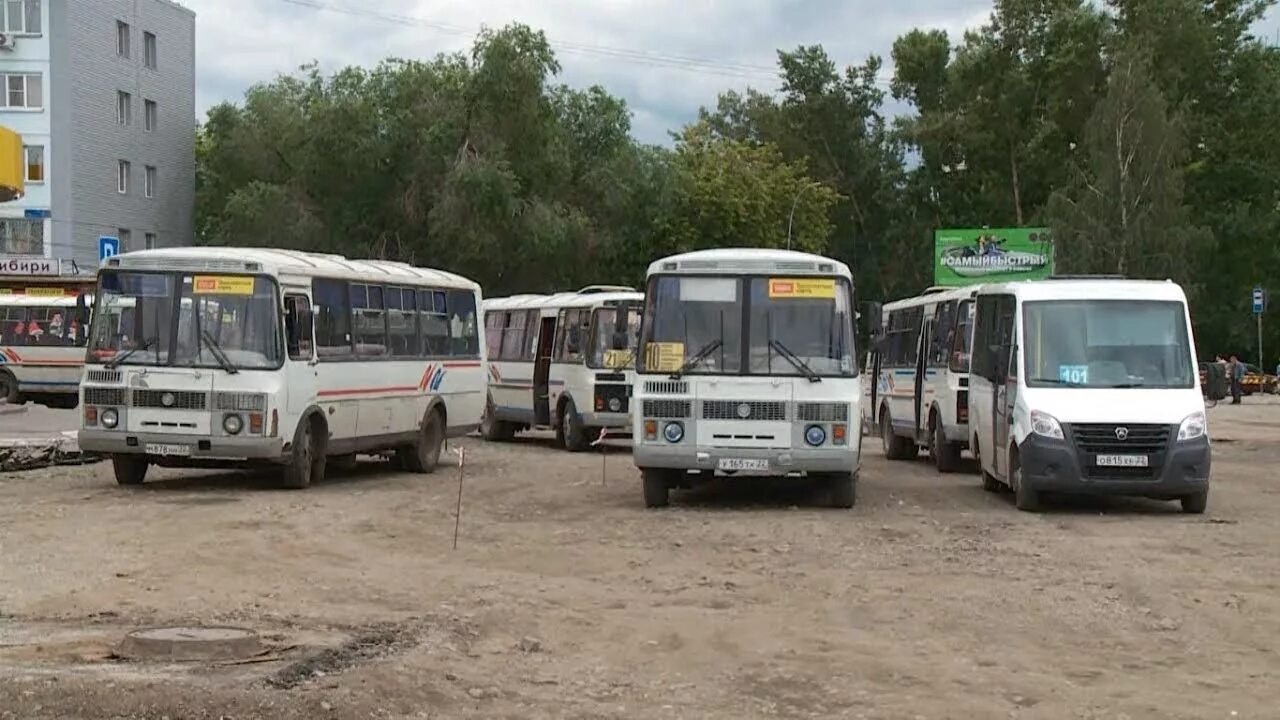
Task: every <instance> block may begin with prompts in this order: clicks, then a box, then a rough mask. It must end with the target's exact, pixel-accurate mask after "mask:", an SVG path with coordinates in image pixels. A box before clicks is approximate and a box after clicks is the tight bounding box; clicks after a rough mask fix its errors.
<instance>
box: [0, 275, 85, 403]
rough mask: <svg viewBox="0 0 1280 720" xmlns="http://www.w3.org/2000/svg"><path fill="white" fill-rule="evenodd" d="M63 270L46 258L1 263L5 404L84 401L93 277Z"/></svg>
mask: <svg viewBox="0 0 1280 720" xmlns="http://www.w3.org/2000/svg"><path fill="white" fill-rule="evenodd" d="M11 266H12V267H11ZM24 268H26V269H25V270H24ZM33 270H34V271H39V272H41V273H50V274H40V275H35V274H29V273H31V272H33ZM62 270H63V268H62V267H61V265H60V263H59V262H58V261H56V260H49V259H46V258H31V259H24V260H22V261H21V262H19V261H18V260H16V259H14V260H10V261H8V262H0V402H8V403H12V404H19V403H23V402H26V401H28V400H30V401H32V402H35V403H40V404H42V405H47V406H49V407H55V408H72V407H75V406H76V402H77V401H78V400H79V390H78V388H79V386H80V374H81V372H82V370H83V369H84V346H85V337H86V335H87V330H88V324H89V310H90V307H91V305H92V303H93V296H92V291H93V277H92V276H89V275H81V274H78V273H77V272H75V271H73V272H72V273H71V274H61V272H62ZM20 273H21V274H20Z"/></svg>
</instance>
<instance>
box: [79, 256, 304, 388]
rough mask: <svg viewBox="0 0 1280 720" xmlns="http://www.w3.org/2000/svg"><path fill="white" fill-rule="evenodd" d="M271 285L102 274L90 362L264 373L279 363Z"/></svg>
mask: <svg viewBox="0 0 1280 720" xmlns="http://www.w3.org/2000/svg"><path fill="white" fill-rule="evenodd" d="M280 337H281V336H280V313H279V312H278V311H277V303H276V285H275V282H274V281H273V280H271V279H270V278H267V277H249V276H239V275H237V276H230V275H193V274H189V273H157V272H124V271H113V272H104V273H103V274H102V277H101V280H100V284H99V289H98V298H97V307H96V312H95V313H94V321H93V330H92V333H91V335H90V342H89V357H90V360H91V361H96V362H107V363H120V364H128V365H173V366H180V367H202V368H223V369H226V370H229V371H230V370H233V369H234V370H239V369H264V368H266V369H270V368H277V367H279V366H280V364H281V350H280V344H281V343H280Z"/></svg>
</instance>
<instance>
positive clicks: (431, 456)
mask: <svg viewBox="0 0 1280 720" xmlns="http://www.w3.org/2000/svg"><path fill="white" fill-rule="evenodd" d="M443 446H444V417H443V415H441V413H440V409H439V408H434V407H433V408H431V409H430V410H428V411H427V416H426V417H424V418H423V419H422V425H421V426H420V427H419V428H418V436H417V437H416V438H414V441H413V444H411V445H406V446H404V447H401V448H399V449H398V450H397V451H396V455H397V456H398V457H399V458H400V462H401V465H402V467H404V469H405V470H408V471H409V472H414V473H424V474H425V473H432V472H435V470H436V466H437V465H439V464H440V448H441V447H443Z"/></svg>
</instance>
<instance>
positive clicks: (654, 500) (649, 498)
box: [640, 468, 671, 508]
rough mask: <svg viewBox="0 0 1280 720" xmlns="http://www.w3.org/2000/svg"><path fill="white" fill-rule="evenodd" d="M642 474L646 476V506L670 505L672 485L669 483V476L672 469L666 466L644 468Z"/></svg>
mask: <svg viewBox="0 0 1280 720" xmlns="http://www.w3.org/2000/svg"><path fill="white" fill-rule="evenodd" d="M640 474H641V476H643V477H644V506H645V507H651V508H659V507H666V506H667V505H670V504H671V486H670V485H669V484H668V483H667V478H668V477H669V476H670V475H671V471H669V470H667V469H665V468H644V469H642V470H641V471H640Z"/></svg>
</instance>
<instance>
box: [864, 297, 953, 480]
mask: <svg viewBox="0 0 1280 720" xmlns="http://www.w3.org/2000/svg"><path fill="white" fill-rule="evenodd" d="M976 292H977V288H976V287H966V288H952V289H947V288H932V289H930V290H929V291H927V292H926V293H925V294H923V295H920V296H918V297H913V298H906V299H904V300H897V301H895V302H891V303H888V304H886V305H885V306H884V308H883V313H882V316H881V318H880V324H879V327H878V328H874V327H873V331H872V333H873V336H874V338H875V343H874V347H873V349H872V351H871V356H870V362H869V363H868V371H869V372H868V375H867V377H864V378H863V380H862V382H863V384H864V385H866V388H867V389H866V390H865V391H864V395H865V396H866V397H867V399H868V403H867V408H866V413H867V417H866V422H867V423H868V424H869V425H871V426H872V427H878V428H879V430H880V439H881V441H882V442H883V444H884V453H885V456H886V457H888V458H889V459H890V460H909V459H911V458H914V457H915V456H916V453H917V452H918V448H921V447H923V448H925V449H926V450H927V451H928V452H929V454H930V455H931V456H932V458H933V461H934V464H935V465H936V466H937V468H938V471H939V472H954V471H955V470H956V469H957V466H958V465H959V463H960V454H961V452H962V451H963V450H964V449H965V448H966V447H967V446H968V444H969V397H968V395H969V330H970V328H971V327H972V316H973V296H974V294H975V293H976Z"/></svg>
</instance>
